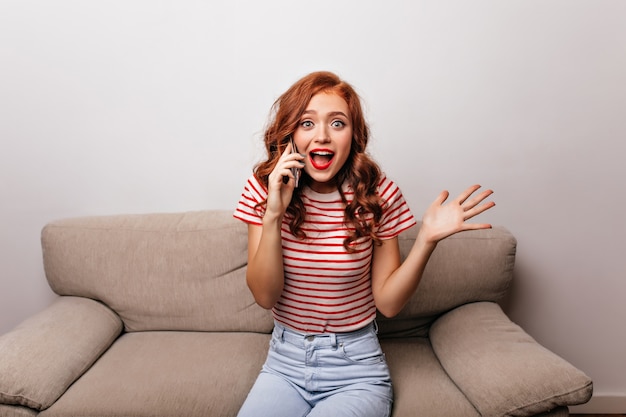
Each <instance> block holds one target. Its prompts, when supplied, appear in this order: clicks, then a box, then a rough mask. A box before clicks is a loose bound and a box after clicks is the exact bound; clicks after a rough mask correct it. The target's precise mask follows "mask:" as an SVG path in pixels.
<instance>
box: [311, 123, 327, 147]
mask: <svg viewBox="0 0 626 417" xmlns="http://www.w3.org/2000/svg"><path fill="white" fill-rule="evenodd" d="M315 142H317V143H327V142H330V133H329V131H328V126H325V125H324V124H321V125H320V126H318V128H317V131H316V132H315Z"/></svg>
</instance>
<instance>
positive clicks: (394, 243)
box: [234, 72, 494, 417]
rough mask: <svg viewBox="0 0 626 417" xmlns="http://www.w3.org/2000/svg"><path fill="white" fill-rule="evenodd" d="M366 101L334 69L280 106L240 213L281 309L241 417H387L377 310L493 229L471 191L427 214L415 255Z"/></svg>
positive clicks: (275, 307) (270, 301)
mask: <svg viewBox="0 0 626 417" xmlns="http://www.w3.org/2000/svg"><path fill="white" fill-rule="evenodd" d="M368 138H369V129H368V126H367V123H366V122H365V119H364V116H363V112H362V109H361V104H360V100H359V97H358V95H357V94H356V93H355V91H354V89H353V88H352V87H351V86H350V85H349V84H348V83H346V82H344V81H342V80H341V79H339V78H338V77H337V76H336V75H335V74H332V73H329V72H316V73H312V74H309V75H307V76H305V77H304V78H302V79H300V80H299V81H297V82H296V83H295V84H294V85H293V86H291V87H290V88H289V89H288V90H287V91H286V92H285V93H284V94H283V95H282V96H280V97H279V98H278V100H277V101H276V103H275V104H274V107H273V114H272V117H271V120H270V124H269V126H268V127H267V130H266V131H265V135H264V140H265V147H266V150H267V160H265V161H264V162H261V163H260V164H259V165H257V166H256V168H255V170H254V175H252V176H251V177H250V178H249V180H248V182H247V184H246V186H245V188H244V192H243V194H242V196H241V199H240V201H239V204H238V206H237V209H236V210H235V213H234V216H235V217H236V218H238V219H241V220H243V221H244V222H246V223H247V224H248V270H247V277H246V279H247V284H248V286H249V288H250V291H251V292H252V294H253V296H254V298H255V300H256V302H257V303H258V304H259V305H260V306H262V307H264V308H267V309H272V313H273V317H274V322H275V327H274V331H273V334H272V340H271V343H270V349H269V353H268V357H267V360H266V362H265V364H264V366H263V369H262V370H261V373H260V375H259V377H258V378H257V381H256V382H255V384H254V387H253V388H252V390H251V392H250V393H249V395H248V398H247V399H246V401H245V403H244V405H243V407H242V408H241V410H240V412H239V416H240V417H248V416H254V417H258V416H272V417H280V416H285V417H295V416H311V417H312V416H330V415H332V416H344V415H345V416H359V417H365V416H372V417H374V416H376V417H380V416H388V415H390V413H391V405H392V387H391V379H390V376H389V370H388V368H387V364H386V362H385V357H384V355H383V352H382V351H381V349H380V345H379V343H378V338H377V335H376V324H375V321H374V319H375V317H376V310H377V309H378V310H379V311H380V312H381V313H382V314H384V315H385V316H388V317H391V316H394V315H396V314H397V313H398V312H400V310H401V309H402V308H403V306H404V305H405V304H406V302H407V301H408V299H409V298H410V297H411V296H412V295H413V293H414V292H415V290H416V288H417V286H418V284H419V281H420V278H421V276H422V273H423V271H424V268H425V266H426V263H427V261H428V259H429V257H430V255H431V253H432V252H433V250H435V247H436V245H437V242H439V241H440V240H442V239H444V238H446V237H447V236H450V235H452V234H455V233H458V232H461V231H464V230H471V229H484V228H489V227H491V226H490V225H489V224H473V223H466V220H468V219H470V218H472V217H474V216H476V215H477V214H480V213H482V212H484V211H485V210H487V209H489V208H491V207H493V206H494V203H493V202H485V199H486V198H487V197H488V196H489V195H490V194H491V193H492V192H491V190H486V191H482V192H478V189H479V188H480V187H479V186H472V187H470V188H468V189H467V190H466V191H464V192H463V193H462V194H461V195H460V196H459V197H457V198H456V199H455V200H453V201H450V202H448V203H446V204H444V203H445V201H446V200H447V199H448V193H447V192H446V191H444V192H442V193H441V194H440V195H439V197H438V198H437V199H436V200H435V201H434V202H433V204H432V205H431V206H430V207H429V208H428V209H427V211H426V213H425V214H424V216H423V219H422V227H421V228H420V231H419V234H418V236H417V239H416V241H415V244H414V246H413V248H412V249H411V251H410V253H409V255H408V256H407V258H406V259H405V260H404V262H401V259H400V250H399V246H398V239H397V237H398V235H399V234H400V233H401V232H402V231H404V230H406V229H408V228H410V227H412V226H414V225H415V223H416V221H415V218H414V217H413V215H412V214H411V212H410V210H409V208H408V206H407V204H406V202H405V200H404V198H403V196H402V193H401V192H400V189H399V188H398V187H397V186H396V184H395V183H394V182H393V181H391V180H390V179H389V178H387V177H386V176H385V175H384V174H383V173H382V172H381V170H380V168H379V167H378V165H377V164H376V163H375V162H374V161H373V160H372V159H371V158H370V157H369V156H368V154H367V153H366V146H367V143H368Z"/></svg>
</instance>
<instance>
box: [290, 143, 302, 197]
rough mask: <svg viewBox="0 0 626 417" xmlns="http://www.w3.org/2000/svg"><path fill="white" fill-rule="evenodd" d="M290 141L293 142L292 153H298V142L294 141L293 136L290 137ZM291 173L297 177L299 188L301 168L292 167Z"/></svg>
mask: <svg viewBox="0 0 626 417" xmlns="http://www.w3.org/2000/svg"><path fill="white" fill-rule="evenodd" d="M289 142H290V143H291V153H298V149H297V148H296V143H295V142H294V141H293V138H289ZM291 173H292V174H293V177H294V178H295V182H296V188H298V182H300V168H296V167H293V168H291Z"/></svg>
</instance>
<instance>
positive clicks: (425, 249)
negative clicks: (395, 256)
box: [375, 235, 437, 317]
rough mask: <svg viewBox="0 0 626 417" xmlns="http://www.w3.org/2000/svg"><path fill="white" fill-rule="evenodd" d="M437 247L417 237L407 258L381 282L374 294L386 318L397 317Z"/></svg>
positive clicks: (377, 304)
mask: <svg viewBox="0 0 626 417" xmlns="http://www.w3.org/2000/svg"><path fill="white" fill-rule="evenodd" d="M436 247H437V243H436V242H427V241H426V240H424V239H423V238H422V237H421V236H420V235H418V236H417V239H416V240H415V243H414V244H413V247H412V248H411V251H410V252H409V254H408V256H407V257H406V259H405V260H404V262H402V263H401V264H400V262H399V261H398V266H397V268H395V270H393V272H391V274H389V276H388V277H387V278H386V279H384V280H382V284H381V285H380V286H379V288H378V289H377V291H376V293H375V299H376V307H377V308H378V310H379V311H380V312H381V313H382V314H383V315H384V316H386V317H393V316H395V315H397V314H398V313H399V312H400V311H401V310H402V308H404V306H405V305H406V303H407V302H408V301H409V299H410V298H411V297H412V296H413V294H414V293H415V291H416V290H417V287H418V285H419V283H420V280H421V278H422V275H423V273H424V270H425V269H426V264H427V263H428V260H429V259H430V256H431V254H432V253H433V251H434V250H435V248H436Z"/></svg>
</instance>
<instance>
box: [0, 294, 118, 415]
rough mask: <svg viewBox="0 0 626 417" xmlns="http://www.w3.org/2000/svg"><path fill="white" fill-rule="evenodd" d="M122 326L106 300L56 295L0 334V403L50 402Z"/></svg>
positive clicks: (37, 404)
mask: <svg viewBox="0 0 626 417" xmlns="http://www.w3.org/2000/svg"><path fill="white" fill-rule="evenodd" d="M121 331H122V321H121V320H120V318H119V317H118V316H117V315H116V314H115V313H114V312H113V311H111V310H110V309H109V308H108V307H106V306H105V305H103V304H101V303H98V302H96V301H94V300H91V299H87V298H81V297H59V298H58V299H57V300H56V301H55V302H54V303H53V304H52V305H50V306H49V307H47V308H46V309H44V310H43V311H41V312H40V313H38V314H36V315H34V316H33V317H31V318H29V319H27V320H25V321H24V322H22V323H21V324H20V325H18V326H17V327H16V328H15V329H13V330H12V331H10V332H9V333H6V334H4V335H2V336H0V404H11V405H21V406H26V407H29V408H33V409H36V410H43V409H46V408H48V407H49V406H50V405H52V404H53V403H54V402H55V401H56V400H57V399H58V398H59V397H60V396H61V395H63V393H64V392H65V391H66V390H67V388H68V387H69V386H70V385H71V384H72V383H73V382H74V381H75V380H76V379H78V377H80V376H81V375H82V374H83V373H84V372H85V371H86V370H87V369H88V368H89V367H90V366H91V365H92V364H93V363H94V362H95V361H96V359H98V358H99V357H100V355H102V353H103V352H104V351H106V350H107V349H108V348H109V346H110V345H111V344H112V343H113V341H114V340H115V339H116V338H117V337H118V336H119V334H120V333H121Z"/></svg>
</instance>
